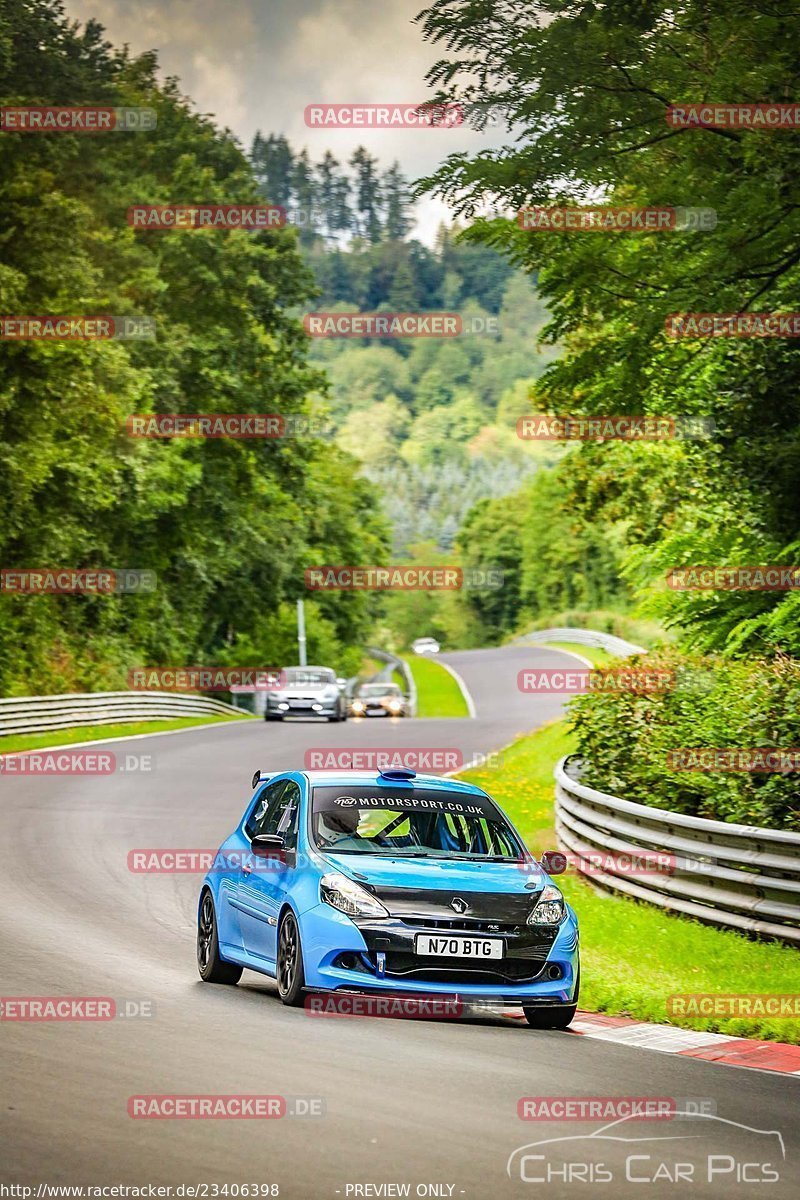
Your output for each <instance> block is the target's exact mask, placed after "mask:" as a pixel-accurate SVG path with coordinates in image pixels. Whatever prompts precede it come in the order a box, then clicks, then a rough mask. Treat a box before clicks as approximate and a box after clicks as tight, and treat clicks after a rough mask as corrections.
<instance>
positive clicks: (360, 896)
mask: <svg viewBox="0 0 800 1200" xmlns="http://www.w3.org/2000/svg"><path fill="white" fill-rule="evenodd" d="M319 895H320V899H321V900H322V901H324V903H325V904H330V906H331V908H338V910H339V912H343V913H345V914H346V915H347V916H348V917H388V915H389V914H388V912H387V911H386V909H385V908H384V907H383V905H382V904H381V902H380V900H376V899H375V897H374V896H372V895H370V893H369V892H368V891H367V890H366V888H362V887H360V886H359V885H358V884H357V883H355V882H354V881H353V880H352V879H348V878H347V876H346V875H340V874H339V873H338V871H333V872H331V874H330V875H324V876H323V877H322V879H321V880H320V885H319Z"/></svg>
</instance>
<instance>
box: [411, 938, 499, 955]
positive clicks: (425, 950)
mask: <svg viewBox="0 0 800 1200" xmlns="http://www.w3.org/2000/svg"><path fill="white" fill-rule="evenodd" d="M416 952H417V954H434V955H436V956H437V957H438V958H502V957H503V943H502V942H501V941H500V940H499V939H498V938H482V937H469V936H468V935H466V934H463V933H441V934H439V933H418V934H417V940H416Z"/></svg>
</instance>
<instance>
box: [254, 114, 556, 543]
mask: <svg viewBox="0 0 800 1200" xmlns="http://www.w3.org/2000/svg"><path fill="white" fill-rule="evenodd" d="M250 157H251V162H252V164H253V170H254V172H255V173H256V176H257V178H258V180H259V186H260V189H261V193H262V195H263V196H264V197H265V199H268V200H270V201H271V202H273V203H279V204H281V205H282V206H284V207H285V208H286V210H287V214H288V218H289V220H290V221H291V222H292V223H293V224H294V225H296V227H297V229H298V233H299V240H300V243H301V246H302V248H303V254H304V258H305V260H306V262H307V263H308V265H309V266H310V268H311V270H312V272H313V275H314V279H315V281H316V284H317V287H318V288H319V293H320V294H319V295H318V296H317V297H316V298H315V299H314V302H313V307H314V309H319V310H324V311H328V310H341V311H361V312H372V311H381V310H385V311H390V312H428V311H442V310H444V311H447V312H457V313H459V314H460V315H462V316H463V317H464V318H465V319H466V320H469V319H472V320H473V321H474V322H475V323H476V326H477V328H478V329H482V330H484V332H478V333H472V334H464V335H463V336H460V337H457V338H453V339H435V338H419V339H416V340H415V339H408V338H407V339H401V340H395V339H391V338H383V339H378V338H372V339H366V338H360V339H354V338H348V339H341V340H339V339H320V340H318V341H317V342H315V343H314V344H313V345H312V349H311V352H310V357H311V360H312V361H313V362H315V363H318V364H319V365H320V366H321V367H322V368H323V369H324V370H325V373H326V376H327V378H328V379H329V381H330V395H329V402H330V406H331V413H332V416H333V419H334V421H335V424H336V428H337V440H338V442H339V444H340V446H342V447H343V448H344V449H345V450H347V451H348V452H349V453H351V454H353V455H354V456H355V457H357V458H358V459H359V460H360V461H361V463H362V472H363V475H364V476H365V477H366V478H367V479H368V480H369V481H370V483H371V484H372V485H373V494H374V498H375V500H376V502H377V501H378V500H379V499H380V500H382V503H383V507H384V510H385V512H386V513H387V515H388V516H389V518H390V520H391V522H392V526H393V529H394V550H395V553H401V554H405V553H408V552H409V549H410V547H412V546H414V545H416V544H417V543H420V542H423V543H432V544H433V545H434V546H435V547H436V548H437V549H439V550H445V551H451V550H452V549H453V547H454V542H455V538H456V534H457V532H458V530H459V528H460V527H461V525H462V523H463V521H464V519H465V517H466V515H467V513H468V512H469V510H470V509H471V508H472V507H473V505H475V504H476V503H478V502H480V501H482V500H485V499H489V498H494V497H502V496H505V495H507V494H508V493H509V492H512V491H514V490H515V489H516V488H517V487H519V486H520V484H521V482H522V481H523V480H524V479H525V478H526V477H527V476H528V475H529V474H531V473H532V472H533V471H534V469H535V468H536V466H537V465H540V464H542V463H547V462H553V461H555V460H556V459H557V458H558V457H559V452H558V449H556V448H554V447H553V446H552V445H551V446H550V447H549V448H544V447H543V446H541V445H540V446H533V445H531V444H526V443H523V442H521V441H520V440H519V438H518V437H517V436H516V431H515V424H516V420H517V417H518V416H519V415H520V414H521V413H523V412H526V411H528V409H529V401H528V394H529V391H530V386H531V384H532V382H533V381H534V380H535V379H536V378H537V377H538V376H539V375H541V373H542V371H543V370H544V369H545V367H546V365H547V363H548V362H550V361H552V359H553V358H554V357H555V353H556V352H555V350H554V349H553V348H552V347H548V346H544V345H539V344H538V337H539V334H540V333H541V331H542V329H543V327H544V325H545V324H546V321H547V317H548V314H547V310H546V309H545V307H544V305H543V304H542V302H541V300H540V299H539V296H538V293H537V291H536V287H535V282H534V281H535V275H533V276H532V275H531V274H530V273H524V272H522V271H519V270H517V269H515V268H514V267H513V266H512V265H511V264H510V263H509V261H508V259H507V257H506V256H504V255H503V254H501V253H499V252H498V251H497V250H495V249H493V248H492V247H488V246H482V245H477V244H471V243H469V242H467V241H465V240H464V239H463V238H462V237H461V234H462V232H463V230H461V229H460V228H459V227H458V226H455V227H447V226H442V227H441V228H440V230H439V234H438V237H437V241H436V244H435V245H434V246H433V247H427V246H425V245H423V244H422V243H421V242H419V241H417V240H415V239H413V238H412V237H411V236H410V234H411V230H412V224H413V192H412V189H411V187H410V186H409V182H408V180H406V179H405V178H404V176H403V175H402V173H401V171H400V169H399V166H398V164H397V163H394V164H392V165H391V166H390V167H388V168H386V169H382V168H381V165H380V163H379V162H378V161H377V160H376V159H375V158H374V157H373V156H372V155H370V153H369V152H368V151H367V150H366V149H364V148H363V147H359V148H358V149H357V150H356V151H355V152H354V153H353V154H352V155H351V156H350V158H349V160H347V161H346V162H344V161H342V162H340V161H339V160H337V159H336V158H334V156H333V155H332V154H331V153H330V152H327V153H326V154H325V155H324V157H323V158H322V159H321V160H320V161H319V162H316V163H314V162H312V161H311V160H310V158H309V155H308V152H307V151H306V150H297V149H295V148H293V147H292V146H291V145H290V144H289V142H288V141H287V140H286V138H284V137H282V136H276V135H273V134H270V135H268V136H266V137H265V136H263V135H262V134H258V135H257V136H256V138H255V139H254V142H253V145H252V148H251V153H250Z"/></svg>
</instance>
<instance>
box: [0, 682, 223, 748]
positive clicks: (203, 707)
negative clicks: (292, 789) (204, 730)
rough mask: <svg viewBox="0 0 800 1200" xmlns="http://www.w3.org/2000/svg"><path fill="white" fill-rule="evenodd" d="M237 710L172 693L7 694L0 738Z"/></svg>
mask: <svg viewBox="0 0 800 1200" xmlns="http://www.w3.org/2000/svg"><path fill="white" fill-rule="evenodd" d="M237 711H239V710H237V709H235V708H234V707H233V706H232V705H230V704H226V703H225V702H224V701H223V700H213V699H211V698H209V697H207V696H188V695H180V694H175V693H173V692H88V693H81V692H77V693H73V694H71V695H65V696H11V697H9V698H8V699H3V700H0V750H1V749H2V738H3V737H7V736H8V735H9V734H12V733H18V734H19V733H47V732H48V730H51V729H69V728H71V727H72V726H75V725H114V724H121V723H123V722H126V721H154V720H160V719H162V718H165V719H169V718H170V717H198V716H201V717H202V716H206V717H208V716H214V715H217V714H223V715H227V714H230V713H235V712H237Z"/></svg>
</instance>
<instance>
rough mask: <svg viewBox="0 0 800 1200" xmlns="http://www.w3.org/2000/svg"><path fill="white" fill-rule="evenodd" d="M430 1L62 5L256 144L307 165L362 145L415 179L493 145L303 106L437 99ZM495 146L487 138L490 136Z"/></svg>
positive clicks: (425, 215) (424, 222)
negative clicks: (273, 137)
mask: <svg viewBox="0 0 800 1200" xmlns="http://www.w3.org/2000/svg"><path fill="white" fill-rule="evenodd" d="M423 5H424V0H385V3H384V4H380V3H376V0H158V2H156V0H66V8H67V12H68V13H69V15H70V16H72V17H75V18H77V19H78V20H80V21H86V20H87V19H89V18H91V17H94V18H96V19H97V20H99V21H100V22H101V24H103V25H104V26H105V27H106V30H107V32H108V37H109V40H110V41H112V42H114V43H116V44H122V43H125V42H126V43H127V44H128V45H129V46H130V48H131V50H132V51H133V52H134V53H140V52H141V51H143V50H156V51H157V52H158V57H159V61H160V64H161V70H162V73H163V74H164V75H177V76H178V77H179V79H180V80H181V84H182V87H183V90H184V91H185V92H186V93H187V94H188V95H189V96H190V97H191V98H192V99H193V100H194V102H195V104H196V105H197V107H198V109H199V110H200V111H202V112H206V113H213V114H214V117H215V119H216V121H217V122H218V123H219V124H220V125H227V126H228V127H229V128H230V129H231V130H232V131H233V132H234V134H235V135H236V136H237V137H238V138H239V139H240V140H241V141H242V142H243V144H244V145H245V147H249V145H250V142H251V140H252V137H253V134H254V133H255V132H256V130H257V129H260V130H261V131H262V133H265V134H266V133H284V134H286V136H287V137H288V138H289V140H290V142H291V143H292V145H293V146H294V147H295V148H296V149H299V148H301V147H303V146H307V147H308V149H309V151H310V153H311V156H312V158H313V159H314V160H315V161H316V160H317V159H319V158H321V157H322V155H323V154H324V152H325V150H327V149H330V150H331V151H332V152H333V153H334V154H335V155H336V157H337V158H340V159H345V158H347V157H349V155H350V154H351V153H352V151H353V149H354V148H355V146H356V145H358V144H359V143H361V144H363V145H365V146H367V148H368V149H369V150H370V151H371V152H372V153H373V154H376V155H378V157H379V158H380V161H381V165H382V166H383V167H387V166H389V165H390V164H391V162H392V160H394V159H398V160H399V162H400V165H401V168H402V169H403V171H404V172H405V174H406V175H408V176H409V177H410V178H415V177H417V176H419V175H422V174H425V173H427V172H428V171H430V170H431V169H432V168H433V167H435V166H436V165H437V163H439V162H441V161H442V160H443V159H444V157H445V156H446V155H447V154H448V153H451V152H453V151H455V150H462V149H470V150H473V151H474V150H479V149H481V148H484V147H486V146H487V145H489V144H491V140H496V135H495V137H494V139H492V138H491V135H490V134H488V133H485V134H482V133H477V132H475V131H473V130H470V129H468V128H467V127H465V126H462V127H458V128H451V129H436V128H434V129H422V130H413V129H395V130H388V129H387V130H378V129H376V130H371V129H362V130H358V131H357V132H355V133H351V132H350V131H349V130H345V129H327V130H320V129H310V128H308V127H307V126H306V125H305V121H304V109H305V107H306V105H307V104H312V103H314V102H315V101H323V102H327V103H367V102H371V101H399V102H404V103H407V104H415V103H419V102H420V101H422V100H424V99H425V98H426V97H427V96H429V95H430V93H429V92H428V91H427V89H426V87H425V74H426V71H427V69H428V67H429V66H430V65H431V64H432V63H433V62H434V61H435V60H436V59H437V58H438V57H439V48H438V47H436V46H432V45H430V43H426V42H424V41H423V40H422V35H421V32H420V27H419V25H415V24H414V23H413V18H414V16H415V15H416V14H417V12H418V11H419V10H420V9H421V8H422V7H423ZM490 139H491V140H490ZM416 212H417V221H418V224H417V228H416V234H417V236H419V237H421V238H422V239H423V240H424V241H426V242H430V241H431V240H432V237H433V234H434V232H435V229H436V226H437V224H438V223H439V221H440V220H441V219H442V217H443V216H445V215H446V209H445V208H444V206H443V205H441V204H440V202H439V201H436V200H433V199H431V200H424V201H422V202H421V203H420V204H419V205H418V206H417V210H416Z"/></svg>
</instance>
